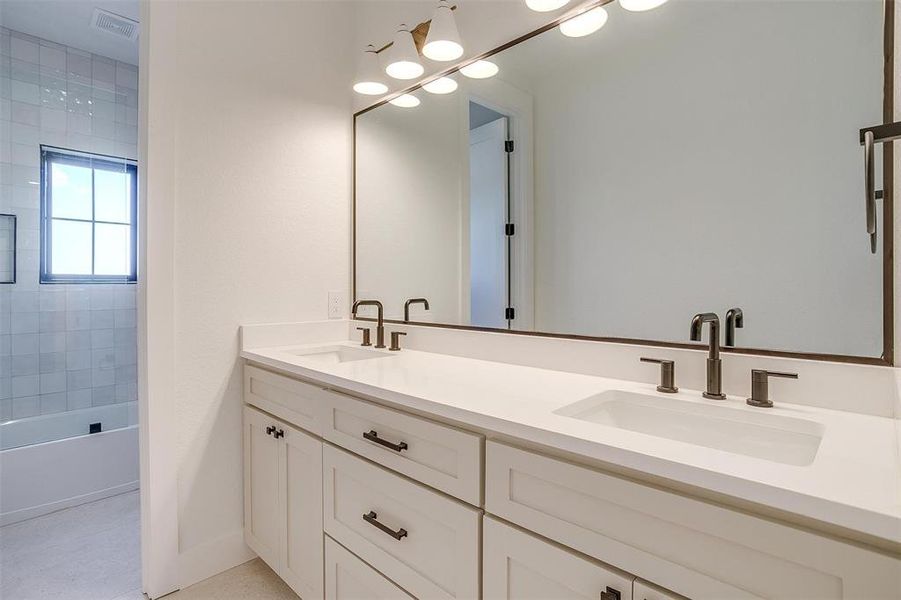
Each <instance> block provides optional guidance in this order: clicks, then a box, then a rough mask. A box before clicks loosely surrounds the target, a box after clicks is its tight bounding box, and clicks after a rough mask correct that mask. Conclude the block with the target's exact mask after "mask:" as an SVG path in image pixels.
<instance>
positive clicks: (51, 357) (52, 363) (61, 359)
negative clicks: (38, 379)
mask: <svg viewBox="0 0 901 600" xmlns="http://www.w3.org/2000/svg"><path fill="white" fill-rule="evenodd" d="M40 363H41V364H40V370H41V373H55V372H57V371H65V370H66V353H65V352H47V353H43V354H41V358H40Z"/></svg>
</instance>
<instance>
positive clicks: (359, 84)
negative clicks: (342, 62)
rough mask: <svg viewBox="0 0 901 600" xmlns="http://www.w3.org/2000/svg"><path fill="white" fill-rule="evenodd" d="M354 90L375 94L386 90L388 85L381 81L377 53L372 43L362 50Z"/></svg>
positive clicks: (368, 94) (360, 92)
mask: <svg viewBox="0 0 901 600" xmlns="http://www.w3.org/2000/svg"><path fill="white" fill-rule="evenodd" d="M354 91H355V92H356V93H358V94H366V95H367V96H377V95H378V94H384V93H385V92H387V91H388V86H387V85H385V83H384V82H383V81H382V70H381V69H380V68H379V55H378V53H377V52H376V51H375V46H373V45H372V44H369V45H368V46H366V50H364V51H363V56H362V58H361V59H360V66H359V68H358V69H357V78H356V79H355V80H354Z"/></svg>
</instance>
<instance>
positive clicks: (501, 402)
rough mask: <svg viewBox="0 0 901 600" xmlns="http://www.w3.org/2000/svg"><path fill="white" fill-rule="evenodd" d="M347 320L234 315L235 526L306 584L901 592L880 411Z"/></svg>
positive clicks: (404, 590) (451, 593)
mask: <svg viewBox="0 0 901 600" xmlns="http://www.w3.org/2000/svg"><path fill="white" fill-rule="evenodd" d="M360 324H361V323H360V322H347V321H329V322H321V323H310V324H296V325H293V326H287V325H283V326H276V325H274V326H251V327H245V328H243V332H242V337H243V341H242V347H243V350H242V357H243V358H244V359H245V361H246V363H245V366H244V394H245V395H244V398H245V402H246V406H245V408H244V414H245V421H244V448H245V456H244V468H245V479H244V481H245V484H244V485H245V534H246V541H247V543H248V544H249V545H250V547H251V548H253V549H254V550H255V551H256V552H257V553H258V554H259V555H260V556H261V557H262V558H263V559H264V560H265V561H266V562H267V563H268V564H269V565H270V566H271V567H272V568H273V569H274V570H275V571H276V572H277V573H278V574H279V575H280V576H281V577H282V578H283V579H284V580H285V581H286V582H288V583H289V585H291V587H292V588H293V589H294V590H295V591H296V592H297V593H298V594H299V595H300V596H301V597H302V598H305V599H310V598H322V597H326V598H364V597H365V598H408V597H410V596H412V597H416V598H511V599H516V598H536V597H538V598H576V597H579V598H581V597H584V598H598V597H601V598H604V599H605V600H613V599H615V598H620V599H625V598H636V599H641V600H654V599H658V598H679V597H683V596H685V597H689V598H711V599H713V598H716V599H720V598H817V599H825V598H897V596H898V593H899V591H901V558H899V556H901V555H899V549H901V503H899V496H901V469H899V459H898V457H899V453H898V436H897V431H898V426H897V421H896V420H895V419H891V418H885V417H877V416H870V415H862V414H854V413H850V412H841V411H833V410H827V409H822V408H817V407H814V406H805V405H798V404H790V403H784V402H783V403H780V402H779V401H778V399H777V403H776V406H775V407H774V408H771V409H761V408H755V407H751V406H748V405H747V404H746V403H745V402H744V398H742V397H738V396H729V397H728V398H727V400H725V401H717V400H707V399H704V398H703V397H702V396H701V393H700V391H699V390H693V389H689V388H682V389H681V390H680V391H679V392H678V393H677V394H664V393H660V392H657V391H656V389H655V385H654V384H652V383H636V382H634V381H625V380H616V379H611V378H606V377H597V376H589V375H581V374H577V373H572V372H563V371H556V370H549V369H542V368H536V367H531V366H521V365H515V364H505V363H501V362H489V361H485V360H478V359H474V358H467V357H464V356H452V355H448V354H442V353H440V352H436V351H423V350H422V349H403V350H401V351H399V352H390V351H388V350H376V349H373V348H371V347H369V348H367V347H361V346H360V345H359V342H357V341H351V339H350V338H351V334H352V333H356V332H355V331H354V327H355V326H357V325H360ZM404 331H406V332H407V333H408V334H409V335H408V337H409V339H410V341H411V343H413V342H414V341H415V340H416V339H417V337H422V338H425V337H427V336H429V335H432V336H434V335H435V333H436V332H435V330H434V329H431V328H424V327H415V326H412V327H410V326H408V327H406V328H404ZM448 334H449V335H460V332H448ZM466 335H485V334H476V333H467V334H466ZM500 335H501V337H503V338H515V337H516V336H513V335H510V334H500ZM514 343H515V342H514ZM611 346H614V347H615V346H617V345H611ZM617 349H619V348H617ZM685 352H686V354H687V355H693V356H692V358H693V359H694V360H695V361H698V362H700V361H701V360H702V358H701V357H702V356H703V355H700V354H699V353H697V352H690V351H685ZM686 360H688V359H686ZM736 360H737V357H736ZM853 368H856V369H859V368H860V367H853ZM802 375H803V373H802ZM780 389H782V390H784V389H786V388H780ZM783 395H786V394H785V392H783ZM661 419H663V420H662V421H661ZM655 420H657V421H659V423H657V422H655ZM736 424H738V426H739V428H740V431H743V432H744V433H743V434H740V433H739V429H735V427H736ZM868 457H869V458H868ZM872 457H878V459H873V458H872ZM323 574H324V575H323Z"/></svg>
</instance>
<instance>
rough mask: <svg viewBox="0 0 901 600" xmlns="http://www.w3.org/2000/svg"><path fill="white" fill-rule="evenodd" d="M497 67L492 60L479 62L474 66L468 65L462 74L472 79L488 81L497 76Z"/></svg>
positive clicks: (462, 70)
mask: <svg viewBox="0 0 901 600" xmlns="http://www.w3.org/2000/svg"><path fill="white" fill-rule="evenodd" d="M497 71H498V68H497V65H496V64H494V63H493V62H491V61H490V60H477V61H475V62H474V63H472V64H469V65H466V66H465V67H463V68H462V69H460V72H461V73H463V75H465V76H466V77H469V78H470V79H487V78H489V77H494V76H495V75H497Z"/></svg>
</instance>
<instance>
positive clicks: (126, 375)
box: [116, 365, 138, 384]
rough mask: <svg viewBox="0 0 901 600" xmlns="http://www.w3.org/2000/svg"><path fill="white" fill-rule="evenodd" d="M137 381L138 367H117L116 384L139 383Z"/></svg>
mask: <svg viewBox="0 0 901 600" xmlns="http://www.w3.org/2000/svg"><path fill="white" fill-rule="evenodd" d="M137 381H138V366H137V365H122V366H121V367H116V384H122V383H137Z"/></svg>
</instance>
